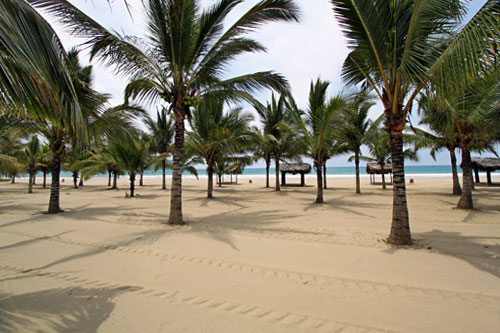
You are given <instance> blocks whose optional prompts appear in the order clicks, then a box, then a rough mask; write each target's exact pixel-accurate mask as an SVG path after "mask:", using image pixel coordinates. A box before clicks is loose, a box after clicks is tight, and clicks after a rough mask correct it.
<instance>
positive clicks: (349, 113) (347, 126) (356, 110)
mask: <svg viewBox="0 0 500 333" xmlns="http://www.w3.org/2000/svg"><path fill="white" fill-rule="evenodd" d="M373 99H374V96H372V95H370V94H369V93H368V92H367V91H364V90H362V91H359V92H357V93H354V94H353V96H352V100H351V101H349V103H348V104H347V105H346V107H344V108H343V111H342V114H341V116H340V120H339V122H340V126H339V132H338V135H339V140H340V141H342V142H344V143H345V144H346V145H347V147H349V151H351V152H353V153H354V165H355V167H356V193H358V194H359V193H361V184H360V179H359V156H360V155H361V146H362V145H363V144H364V143H365V136H366V132H367V131H368V128H369V127H370V124H371V120H370V119H368V111H370V108H371V107H372V106H373V105H374V104H375V103H374V102H373Z"/></svg>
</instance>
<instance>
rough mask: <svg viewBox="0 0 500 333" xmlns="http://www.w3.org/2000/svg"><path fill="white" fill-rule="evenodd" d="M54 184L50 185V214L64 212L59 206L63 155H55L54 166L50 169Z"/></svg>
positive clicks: (53, 157) (53, 158)
mask: <svg viewBox="0 0 500 333" xmlns="http://www.w3.org/2000/svg"><path fill="white" fill-rule="evenodd" d="M50 172H51V174H52V182H51V184H50V199H49V211H48V213H49V214H56V213H59V212H62V210H61V207H60V206H59V192H60V180H59V177H60V174H61V154H53V156H52V165H51V167H50Z"/></svg>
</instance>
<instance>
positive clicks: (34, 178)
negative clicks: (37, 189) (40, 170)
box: [33, 170, 36, 185]
mask: <svg viewBox="0 0 500 333" xmlns="http://www.w3.org/2000/svg"><path fill="white" fill-rule="evenodd" d="M33 185H36V170H35V171H33Z"/></svg>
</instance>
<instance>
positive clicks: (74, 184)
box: [73, 170, 78, 188]
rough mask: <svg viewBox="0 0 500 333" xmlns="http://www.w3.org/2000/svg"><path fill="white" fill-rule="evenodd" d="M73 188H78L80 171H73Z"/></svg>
mask: <svg viewBox="0 0 500 333" xmlns="http://www.w3.org/2000/svg"><path fill="white" fill-rule="evenodd" d="M73 188H78V171H75V170H73Z"/></svg>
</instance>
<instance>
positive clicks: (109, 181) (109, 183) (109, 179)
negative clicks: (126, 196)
mask: <svg viewBox="0 0 500 333" xmlns="http://www.w3.org/2000/svg"><path fill="white" fill-rule="evenodd" d="M110 186H111V170H108V187H110Z"/></svg>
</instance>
